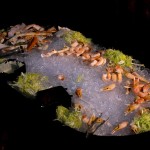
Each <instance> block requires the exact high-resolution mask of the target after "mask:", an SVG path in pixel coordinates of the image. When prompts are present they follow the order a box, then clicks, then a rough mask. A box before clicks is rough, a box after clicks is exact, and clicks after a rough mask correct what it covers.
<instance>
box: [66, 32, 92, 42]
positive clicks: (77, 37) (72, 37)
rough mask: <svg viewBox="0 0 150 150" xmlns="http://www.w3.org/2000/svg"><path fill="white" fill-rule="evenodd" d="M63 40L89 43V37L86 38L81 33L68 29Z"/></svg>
mask: <svg viewBox="0 0 150 150" xmlns="http://www.w3.org/2000/svg"><path fill="white" fill-rule="evenodd" d="M64 38H65V40H66V41H67V42H68V43H70V44H71V43H72V42H74V41H78V42H81V43H84V44H90V43H91V39H89V38H86V37H85V36H84V35H83V34H82V33H80V32H77V31H72V30H71V31H68V32H67V33H66V34H65V35H64Z"/></svg>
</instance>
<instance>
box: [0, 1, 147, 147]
mask: <svg viewBox="0 0 150 150" xmlns="http://www.w3.org/2000/svg"><path fill="white" fill-rule="evenodd" d="M130 2H131V1H128V0H123V1H119V0H110V1H109V0H101V1H98V2H95V1H86V2H82V3H81V1H69V2H65V1H61V2H59V1H36V2H32V3H31V1H29V2H28V1H19V2H17V3H16V2H15V3H14V1H13V2H5V1H4V2H3V3H1V9H0V27H1V28H7V27H9V26H11V25H16V24H20V23H22V22H23V23H25V24H31V23H35V24H39V25H42V26H46V27H47V26H49V27H51V26H56V27H57V26H64V27H68V28H71V29H73V30H77V31H80V32H81V33H83V34H84V35H85V36H86V37H90V38H92V40H93V42H94V43H95V44H99V45H100V46H104V47H106V48H114V49H120V50H121V51H123V52H124V53H126V54H128V55H131V56H132V57H133V58H135V59H138V60H139V61H140V62H141V63H144V64H145V66H146V67H148V68H149V67H150V62H149V59H150V55H149V51H150V44H149V43H150V40H149V35H150V29H149V27H150V26H149V25H150V18H149V14H147V15H145V14H144V10H145V9H147V8H146V7H148V6H149V3H147V4H145V3H144V2H145V1H142V0H141V1H136V0H132V2H133V3H130ZM148 8H149V7H148ZM4 95H7V93H5V94H4ZM5 99H7V100H6V103H5V111H2V112H1V116H3V117H2V119H1V122H2V129H1V137H0V140H1V141H0V145H5V148H9V147H10V148H9V149H12V147H15V148H16V149H17V148H18V147H19V148H21V149H23V147H24V149H30V148H33V149H35V148H37V147H41V149H50V148H51V147H52V146H56V147H57V146H61V145H62V147H68V145H69V144H70V143H72V146H73V147H74V146H77V147H79V148H80V144H81V145H82V144H84V145H85V146H87V145H89V144H90V143H91V145H92V146H95V145H96V146H98V147H101V146H102V145H103V146H108V145H109V144H107V143H110V144H111V145H112V146H114V145H115V144H116V145H122V143H123V144H125V143H130V144H131V143H134V142H135V141H136V140H137V142H138V141H139V142H140V141H142V142H143V141H144V142H148V141H149V140H148V138H147V137H148V135H147V134H146V135H143V136H136V137H124V138H116V137H113V138H112V137H111V138H108V137H98V138H97V137H91V138H89V139H85V136H84V135H80V134H79V133H76V132H74V131H72V130H70V129H68V128H66V127H62V126H60V125H56V124H55V125H51V126H50V123H49V119H48V117H49V115H48V114H47V112H42V113H39V112H38V111H36V107H35V106H34V104H30V105H27V104H25V103H19V102H18V101H16V102H15V101H14V102H12V101H11V100H10V99H9V95H8V96H6V98H5ZM20 105H21V106H20ZM2 107H3V106H2ZM6 108H7V109H6ZM33 108H34V109H35V110H34V109H33ZM49 127H50V128H49ZM55 128H56V129H57V132H56V134H55V135H54V133H55ZM100 141H101V142H100ZM54 143H56V144H54ZM104 143H106V144H104ZM6 145H7V146H6ZM31 145H32V146H31ZM116 145H115V146H116Z"/></svg>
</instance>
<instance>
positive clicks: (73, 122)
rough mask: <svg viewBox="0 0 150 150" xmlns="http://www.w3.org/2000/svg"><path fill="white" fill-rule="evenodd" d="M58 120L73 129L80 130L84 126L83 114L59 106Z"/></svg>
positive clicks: (57, 110) (57, 111)
mask: <svg viewBox="0 0 150 150" xmlns="http://www.w3.org/2000/svg"><path fill="white" fill-rule="evenodd" d="M56 115H57V119H58V120H59V121H60V122H62V123H63V124H65V125H66V126H69V127H71V128H76V129H78V128H80V127H81V126H82V120H81V112H79V111H75V110H69V109H67V108H65V107H63V106H58V107H57V109H56Z"/></svg>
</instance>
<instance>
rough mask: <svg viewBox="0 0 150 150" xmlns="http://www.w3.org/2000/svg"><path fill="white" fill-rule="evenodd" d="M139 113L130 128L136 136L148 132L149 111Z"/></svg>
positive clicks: (149, 126)
mask: <svg viewBox="0 0 150 150" xmlns="http://www.w3.org/2000/svg"><path fill="white" fill-rule="evenodd" d="M141 112H142V113H141V114H140V115H138V116H136V117H134V120H133V122H132V123H131V128H132V130H133V131H134V132H135V133H136V134H138V133H143V132H147V131H150V110H149V109H144V110H142V111H141Z"/></svg>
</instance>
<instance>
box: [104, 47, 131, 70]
mask: <svg viewBox="0 0 150 150" xmlns="http://www.w3.org/2000/svg"><path fill="white" fill-rule="evenodd" d="M104 57H106V58H108V59H109V60H110V61H111V62H112V63H113V64H114V65H118V64H119V65H121V66H123V67H130V68H131V67H132V60H133V59H132V57H131V56H128V55H125V54H123V53H122V52H121V51H119V50H113V49H107V50H106V52H105V54H104Z"/></svg>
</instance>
